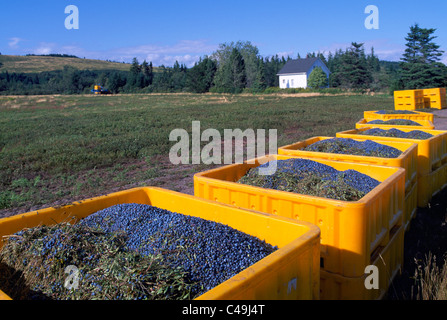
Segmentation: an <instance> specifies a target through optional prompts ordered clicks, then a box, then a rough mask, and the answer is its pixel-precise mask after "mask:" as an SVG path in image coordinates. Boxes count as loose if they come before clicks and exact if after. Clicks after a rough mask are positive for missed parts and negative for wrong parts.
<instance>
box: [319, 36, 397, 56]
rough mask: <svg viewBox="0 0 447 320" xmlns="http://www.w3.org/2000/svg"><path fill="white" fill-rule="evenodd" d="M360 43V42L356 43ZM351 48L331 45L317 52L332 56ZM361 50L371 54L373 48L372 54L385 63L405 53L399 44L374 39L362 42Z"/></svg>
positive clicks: (342, 45) (343, 45)
mask: <svg viewBox="0 0 447 320" xmlns="http://www.w3.org/2000/svg"><path fill="white" fill-rule="evenodd" d="M357 42H359V43H362V42H361V41H357ZM350 46H351V42H349V43H332V44H330V45H329V46H326V47H321V48H320V49H318V50H317V51H320V52H322V53H323V54H324V55H325V56H327V55H328V54H329V52H331V53H332V54H334V53H335V52H336V51H337V50H339V49H342V50H343V51H344V50H345V49H346V48H348V47H350ZM363 48H364V49H365V53H366V54H370V53H371V48H374V54H375V55H376V56H377V57H379V59H380V60H387V61H399V60H400V58H401V56H402V54H403V53H404V51H405V47H404V46H403V45H400V44H396V43H392V42H390V41H389V40H387V39H376V40H370V41H364V42H363Z"/></svg>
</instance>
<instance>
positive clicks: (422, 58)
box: [0, 24, 447, 95]
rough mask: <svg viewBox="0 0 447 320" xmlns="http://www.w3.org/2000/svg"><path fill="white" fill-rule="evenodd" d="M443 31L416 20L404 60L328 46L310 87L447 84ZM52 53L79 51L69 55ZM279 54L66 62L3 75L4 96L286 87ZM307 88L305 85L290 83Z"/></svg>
mask: <svg viewBox="0 0 447 320" xmlns="http://www.w3.org/2000/svg"><path fill="white" fill-rule="evenodd" d="M435 31H436V29H425V28H421V27H420V26H419V25H417V24H415V25H413V26H411V27H410V32H409V33H408V36H407V37H406V38H405V39H406V41H407V44H406V49H405V52H404V53H403V55H402V57H401V59H400V61H397V62H392V61H381V60H380V59H379V58H378V57H377V55H376V54H375V52H374V48H371V51H370V52H368V53H366V52H365V48H364V44H363V43H357V42H352V43H351V45H350V46H349V47H348V48H345V49H339V50H337V51H336V52H334V53H332V52H329V53H328V54H327V55H325V54H323V53H321V52H311V53H307V54H306V56H305V58H308V57H318V58H320V59H321V60H322V61H323V62H324V63H325V64H326V65H327V67H328V68H329V70H330V72H331V74H330V76H329V79H326V78H325V77H321V74H320V75H318V74H317V72H320V73H321V70H319V68H316V70H314V71H313V73H314V72H315V74H310V76H309V89H307V90H323V89H322V88H327V87H329V88H330V89H335V90H337V89H338V90H355V91H362V92H364V91H374V92H386V93H387V92H388V93H391V92H393V91H394V90H402V89H419V88H428V87H445V86H447V66H446V65H444V64H443V63H442V62H440V57H441V56H442V54H443V53H444V51H442V50H440V47H439V46H438V45H437V44H436V43H434V42H433V40H434V39H435V38H436V37H435V36H433V33H434V32H435ZM53 56H59V57H61V58H64V57H74V56H71V55H66V54H53ZM299 58H301V57H300V55H299V54H298V55H297V56H296V57H290V56H287V57H284V56H281V57H279V56H278V55H275V56H270V57H262V56H261V55H260V54H259V49H258V48H257V47H256V46H254V45H253V44H252V43H251V42H250V41H237V42H230V43H223V44H220V45H219V47H218V49H217V50H216V51H215V52H213V53H212V54H211V55H209V56H208V55H206V56H203V57H201V58H200V60H199V61H198V62H196V63H195V65H194V66H193V67H190V68H187V67H186V66H185V65H183V64H180V63H179V62H177V61H176V62H175V63H174V65H173V66H164V65H161V66H158V67H157V68H154V66H153V65H152V62H147V61H143V62H141V63H140V62H139V61H138V59H137V58H134V59H133V61H132V64H131V66H130V68H129V71H118V70H79V69H76V68H73V67H71V66H68V65H67V66H64V68H63V69H62V70H56V71H47V72H39V73H9V72H8V71H7V70H6V71H3V72H2V73H0V94H3V95H37V94H82V93H84V94H85V93H90V91H91V89H92V87H93V86H94V85H95V84H100V85H102V86H104V87H105V88H107V89H108V90H109V91H110V92H111V93H153V92H193V93H205V92H214V93H241V92H249V93H269V92H277V91H279V88H278V86H279V84H278V76H277V73H278V71H279V70H280V69H281V68H282V67H283V66H284V64H285V63H286V62H287V61H288V60H290V59H299ZM287 90H289V91H303V90H304V89H287Z"/></svg>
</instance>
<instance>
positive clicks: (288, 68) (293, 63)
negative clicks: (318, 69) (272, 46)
mask: <svg viewBox="0 0 447 320" xmlns="http://www.w3.org/2000/svg"><path fill="white" fill-rule="evenodd" d="M318 59H319V58H306V59H295V60H289V61H287V62H286V64H285V65H284V67H282V69H281V70H279V72H278V74H285V73H302V72H307V71H309V69H310V68H311V67H312V65H313V64H314V63H315V61H317V60H318Z"/></svg>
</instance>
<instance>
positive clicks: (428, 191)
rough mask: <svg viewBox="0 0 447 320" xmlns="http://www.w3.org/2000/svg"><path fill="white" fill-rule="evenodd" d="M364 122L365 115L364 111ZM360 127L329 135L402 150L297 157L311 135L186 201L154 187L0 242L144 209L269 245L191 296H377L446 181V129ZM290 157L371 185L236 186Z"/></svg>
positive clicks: (15, 223) (41, 214) (210, 182)
mask: <svg viewBox="0 0 447 320" xmlns="http://www.w3.org/2000/svg"><path fill="white" fill-rule="evenodd" d="M418 114H419V115H421V113H418ZM364 119H366V120H367V121H368V119H370V118H368V117H367V114H366V112H365V115H364ZM362 120H363V119H362ZM421 120H424V119H421ZM432 120H433V119H431V120H428V121H432ZM360 124H363V123H360ZM377 126H379V125H377ZM365 129H367V128H363V127H362V128H356V129H354V130H349V131H345V132H340V133H337V137H353V138H355V139H359V140H363V139H371V140H375V141H378V142H379V141H380V143H383V144H386V145H390V146H393V147H396V148H398V149H399V150H402V151H403V154H402V155H401V156H400V157H399V158H396V159H383V158H375V157H363V156H354V155H336V154H325V153H317V152H306V151H302V150H301V149H303V148H304V147H305V146H307V145H309V144H312V143H314V142H316V141H319V140H321V139H327V138H329V137H314V138H311V139H307V140H305V141H300V142H297V143H295V144H293V145H290V146H284V147H280V148H278V154H272V155H268V156H264V157H260V158H257V159H255V160H256V161H254V163H248V162H245V163H242V164H233V165H226V166H222V167H219V168H216V169H212V170H208V171H204V172H200V173H197V174H195V175H194V196H191V195H185V194H181V193H178V192H173V191H169V190H164V189H160V188H155V187H142V188H136V189H131V190H126V191H121V192H117V193H113V194H108V195H104V196H101V197H97V198H92V199H87V200H84V201H79V202H76V203H73V204H71V205H68V206H64V207H59V208H47V209H43V210H38V211H33V212H29V213H25V214H21V215H16V216H12V217H8V218H3V219H0V237H1V236H4V235H10V234H13V233H15V232H18V231H20V230H22V229H23V228H30V227H34V226H37V225H39V224H54V223H57V222H62V221H68V220H70V221H74V222H75V221H78V220H79V219H82V218H83V217H86V216H88V215H90V214H92V213H94V212H97V211H99V210H101V209H104V208H107V207H110V206H112V205H116V204H120V203H141V204H149V205H153V206H156V207H159V208H162V209H167V210H170V211H174V212H178V213H182V214H187V215H194V216H197V217H201V218H204V219H207V220H212V221H215V222H220V223H224V224H227V225H229V226H231V227H234V228H236V229H238V230H240V231H243V232H246V233H248V234H250V235H253V236H256V237H258V238H260V239H263V240H265V241H266V242H268V243H270V244H272V245H276V246H278V248H279V249H278V250H277V251H276V252H274V253H273V254H271V255H269V256H268V257H266V258H264V259H262V260H260V261H259V262H257V263H256V264H254V265H253V266H251V267H249V268H247V269H245V270H244V271H242V272H241V273H239V274H237V275H236V276H234V277H232V278H231V279H229V280H227V281H225V282H223V283H222V284H220V285H218V286H217V287H215V288H213V289H211V290H209V291H208V292H206V293H205V294H203V295H202V296H200V297H198V298H197V299H231V300H237V299H244V300H250V299H260V300H262V299H267V300H270V299H284V300H285V299H294V300H297V299H299V300H318V299H324V300H345V299H367V300H371V299H381V298H382V297H383V296H384V294H385V293H386V292H387V290H388V288H389V286H390V283H391V281H392V280H393V279H394V277H395V276H396V275H397V274H398V273H399V272H400V270H401V267H402V263H403V243H404V235H405V230H407V229H408V228H409V223H410V221H411V219H413V218H414V216H415V213H416V209H417V207H418V206H424V205H426V204H427V203H428V201H429V200H430V198H431V197H432V196H433V195H434V194H436V192H439V190H440V189H441V188H443V187H444V186H445V184H446V182H447V150H446V149H447V144H446V140H447V131H439V130H433V129H423V130H424V131H426V132H429V133H432V134H434V137H433V138H432V139H429V140H428V141H427V140H423V141H413V140H411V141H407V139H398V138H380V139H379V138H378V137H370V136H361V137H359V136H357V135H356V133H358V131H360V130H365ZM403 130H410V129H403ZM297 157H299V158H306V159H312V160H315V161H318V162H320V163H324V164H327V165H330V166H332V167H334V168H335V169H337V170H347V169H354V170H357V171H359V172H361V173H364V174H367V175H369V176H371V177H372V178H375V179H377V180H379V181H380V182H381V183H380V185H379V186H378V187H376V188H375V189H374V190H373V191H371V192H370V193H368V194H367V195H366V196H365V197H363V198H362V199H360V200H359V201H355V202H347V201H339V200H332V199H325V198H319V197H314V196H307V195H301V194H294V193H290V192H284V191H277V190H270V189H263V188H257V187H252V186H248V185H242V184H239V183H237V182H236V181H237V180H239V179H240V178H241V177H242V176H243V175H245V173H246V172H247V171H248V170H249V169H250V168H252V167H256V166H259V165H260V164H261V163H265V162H266V161H269V160H284V159H290V158H297ZM436 179H438V180H439V181H438V183H437V184H436V183H433V181H434V180H436ZM436 186H437V187H436ZM438 187H439V190H435V189H436V188H438ZM0 245H1V244H0ZM371 265H372V266H375V267H376V268H377V270H378V275H379V277H378V281H379V286H378V288H369V287H367V286H366V285H365V282H366V281H367V277H368V275H369V274H368V273H367V272H366V268H367V267H368V266H371ZM0 289H1V288H0ZM0 299H8V296H7V294H5V293H3V292H1V291H0Z"/></svg>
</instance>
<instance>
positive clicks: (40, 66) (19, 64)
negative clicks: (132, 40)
mask: <svg viewBox="0 0 447 320" xmlns="http://www.w3.org/2000/svg"><path fill="white" fill-rule="evenodd" d="M0 63H2V64H3V65H2V66H1V67H0V72H4V71H8V72H9V73H12V72H16V73H34V72H43V71H55V70H62V69H63V68H64V66H66V65H67V66H71V67H73V68H76V69H79V70H87V69H88V70H118V71H129V68H130V65H129V64H128V63H118V62H110V61H103V60H93V59H82V58H70V57H53V56H11V55H0Z"/></svg>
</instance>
